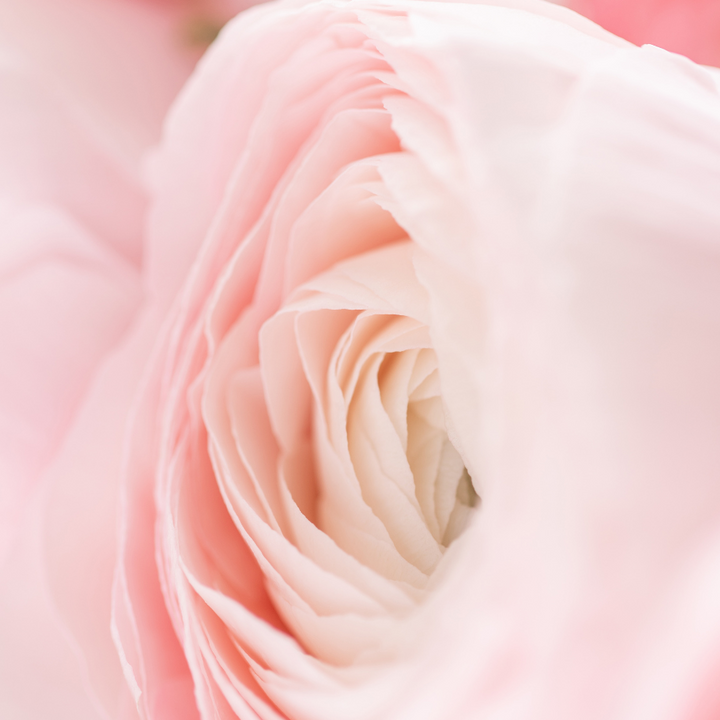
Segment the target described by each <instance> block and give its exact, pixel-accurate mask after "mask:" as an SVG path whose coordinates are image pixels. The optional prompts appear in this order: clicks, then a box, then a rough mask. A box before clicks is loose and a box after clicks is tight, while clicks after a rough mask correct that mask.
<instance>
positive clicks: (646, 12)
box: [563, 0, 720, 66]
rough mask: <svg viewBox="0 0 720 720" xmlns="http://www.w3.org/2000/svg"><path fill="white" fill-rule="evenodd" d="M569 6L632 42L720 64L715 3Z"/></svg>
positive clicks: (615, 1) (629, 1) (572, 0)
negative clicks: (649, 44) (648, 44)
mask: <svg viewBox="0 0 720 720" xmlns="http://www.w3.org/2000/svg"><path fill="white" fill-rule="evenodd" d="M563 4H564V5H567V6H568V7H571V8H573V10H577V11H578V12H580V13H582V14H583V15H586V16H587V17H589V18H590V19H591V20H594V21H595V22H597V23H599V24H600V25H602V26H603V27H604V28H607V29H608V30H610V31H612V32H614V33H617V34H618V35H620V36H621V37H624V38H626V39H628V40H630V41H631V42H634V43H637V44H638V45H642V44H644V43H651V44H652V45H658V46H659V47H662V48H665V49H666V50H672V51H673V52H677V53H681V54H683V55H687V56H688V57H689V58H691V59H692V60H694V61H695V62H698V63H704V64H706V65H715V66H717V65H720V3H717V2H716V0H567V1H566V2H564V3H563Z"/></svg>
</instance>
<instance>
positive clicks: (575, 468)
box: [383, 11, 720, 719]
mask: <svg viewBox="0 0 720 720" xmlns="http://www.w3.org/2000/svg"><path fill="white" fill-rule="evenodd" d="M502 12H503V11H497V13H496V12H495V11H493V12H491V11H488V12H487V14H485V22H484V23H483V24H482V25H480V26H479V27H478V26H473V25H472V22H471V18H468V19H467V20H466V25H465V28H467V29H464V28H460V27H458V26H453V25H451V24H450V23H447V24H446V25H445V27H444V28H442V29H441V28H440V27H439V25H438V23H436V22H433V23H430V22H427V21H426V20H425V19H424V18H422V17H420V15H422V13H418V17H416V18H413V20H414V22H413V23H412V27H413V30H414V35H413V38H414V39H413V41H412V46H413V52H412V53H411V55H414V56H415V58H416V62H417V63H418V65H419V63H420V62H421V61H422V60H424V61H425V62H426V63H429V64H430V65H431V66H432V67H433V68H434V69H435V70H436V72H437V75H436V77H435V78H434V83H433V84H432V85H431V84H429V83H427V75H424V74H422V73H419V72H418V73H415V72H414V67H416V66H413V65H412V64H411V63H409V62H408V63H407V64H406V65H405V68H406V70H405V71H404V72H402V71H400V75H401V77H402V78H404V79H405V80H406V81H407V83H408V87H409V88H410V90H409V92H410V94H411V95H414V96H415V97H416V98H427V99H428V100H427V101H426V102H427V103H428V104H429V105H431V107H430V110H432V111H433V113H432V115H430V116H427V115H424V114H423V111H422V109H421V108H419V109H418V110H417V112H414V113H411V112H402V113H401V112H399V111H398V113H397V116H396V117H397V127H398V132H399V134H400V137H401V139H402V140H403V141H404V142H405V143H406V145H407V146H409V147H411V148H412V149H413V150H414V155H415V156H414V158H413V159H412V160H407V161H406V162H407V164H402V163H400V162H397V161H393V162H392V163H388V164H387V166H386V168H385V171H384V173H383V174H384V176H385V178H386V181H387V183H388V186H389V189H390V190H391V192H393V193H394V194H395V199H396V203H397V204H396V205H394V206H392V207H394V209H395V212H396V215H397V217H398V219H400V221H401V223H402V224H403V225H404V226H405V227H406V229H407V230H408V232H409V234H410V235H411V237H413V238H415V239H416V240H417V241H418V243H419V244H420V245H421V246H422V247H423V248H424V249H425V251H426V253H427V256H426V261H423V262H420V263H419V264H418V272H419V275H420V278H421V281H422V282H423V284H425V286H426V288H427V290H428V292H429V294H430V298H431V301H430V302H431V313H432V315H433V317H434V320H433V322H431V325H430V327H431V332H432V333H433V338H434V344H435V348H436V351H437V353H438V358H439V362H440V373H441V378H443V366H445V373H446V374H445V377H444V387H445V388H447V389H448V393H447V399H448V404H449V408H450V415H451V421H452V424H453V425H454V426H455V428H456V432H457V434H458V436H459V437H460V446H461V447H462V448H463V450H464V451H465V453H466V454H467V455H468V457H469V458H471V461H472V470H473V472H472V474H473V477H474V478H476V479H477V481H478V483H479V493H480V495H481V497H482V498H483V510H482V514H481V516H480V519H479V521H478V522H477V523H476V524H475V525H474V526H473V527H472V528H471V530H470V531H468V534H467V539H466V540H465V541H464V542H463V543H462V544H461V545H460V546H459V547H458V557H457V558H456V564H455V565H454V566H452V567H453V570H452V571H451V572H450V573H449V574H448V576H447V578H446V584H445V583H443V584H442V585H441V586H439V588H438V591H437V595H436V596H435V597H434V598H433V601H432V603H431V605H432V606H434V607H433V608H432V609H430V606H429V608H428V613H429V614H430V615H433V614H434V613H436V615H435V620H434V621H433V623H431V625H432V626H433V627H434V629H433V630H430V631H429V632H427V634H426V635H425V639H426V641H427V648H428V650H427V655H426V656H425V657H424V659H421V660H419V662H418V665H417V668H418V676H417V678H416V681H415V682H416V688H418V687H419V688H426V687H427V688H428V690H427V692H425V691H424V690H421V691H420V692H415V693H413V694H412V695H411V693H410V692H408V694H407V695H405V696H404V699H403V703H399V704H398V706H397V708H395V712H394V714H392V717H396V718H403V719H404V718H416V717H418V716H420V714H421V713H426V715H423V716H426V717H434V716H435V715H434V713H435V714H438V715H439V713H440V708H441V707H444V710H443V711H442V712H443V714H447V715H449V716H452V717H455V718H468V719H469V718H474V717H478V716H479V715H481V714H486V715H487V716H489V717H495V716H497V717H528V718H530V717H532V718H573V717H578V716H580V715H582V716H583V717H588V718H594V717H597V718H607V717H616V716H622V717H640V716H643V717H644V716H645V715H644V714H643V713H645V712H647V716H648V717H649V716H657V715H656V714H655V713H654V711H657V712H658V713H660V716H661V717H663V718H668V719H669V718H675V719H677V718H690V717H695V715H694V714H693V713H694V712H702V713H704V714H703V715H702V717H706V716H707V717H711V716H712V714H713V713H717V712H718V705H717V695H714V694H713V693H712V692H710V691H709V690H708V688H709V687H711V683H710V681H709V680H707V679H706V678H707V677H712V676H713V674H714V673H715V672H716V668H717V661H716V659H715V658H717V653H718V647H719V642H720V638H719V637H718V632H717V624H716V621H715V620H714V618H713V617H712V616H710V615H708V614H707V613H706V611H704V610H703V609H702V608H703V606H702V603H701V601H700V597H702V593H703V592H704V593H709V595H707V596H708V597H709V596H712V597H714V594H713V593H715V592H716V590H714V589H713V588H716V586H717V582H718V574H717V566H714V568H713V567H712V561H711V560H708V558H711V557H714V552H716V550H714V549H713V548H714V547H716V545H715V543H716V541H715V540H713V538H714V536H715V533H716V529H717V527H718V523H719V522H720V489H719V486H718V483H717V477H718V472H719V471H720V455H719V454H718V445H717V443H716V442H715V441H714V438H716V437H717V434H718V431H719V430H720V411H719V408H720V397H719V395H720V384H719V383H718V376H717V373H716V372H715V368H716V367H717V365H718V362H720V341H719V338H720V313H718V308H719V307H720V297H718V288H720V246H719V245H718V237H719V233H718V231H719V229H720V214H719V213H718V205H717V201H716V198H717V196H718V193H719V192H720V172H719V171H718V168H720V145H719V144H718V142H717V137H718V130H719V128H720V97H719V96H718V92H717V90H716V87H715V85H714V83H713V80H712V78H711V76H710V74H709V73H707V72H705V71H704V70H702V69H699V68H697V67H694V66H692V65H691V64H690V63H689V62H687V61H685V60H684V59H682V58H678V57H674V56H671V55H669V54H667V53H665V52H663V51H659V50H657V49H655V48H644V49H625V50H623V49H614V48H612V47H611V46H605V47H601V46H596V47H594V48H593V46H592V44H591V43H584V44H581V43H580V42H579V41H578V43H577V44H573V43H570V42H565V41H561V40H560V38H559V37H558V36H554V33H555V31H557V32H560V33H563V34H564V33H566V32H567V29H562V28H559V27H556V28H554V29H553V27H551V26H547V25H546V26H545V30H544V32H539V31H538V32H537V33H535V34H532V35H530V34H529V33H528V34H526V35H523V34H522V33H521V32H519V25H520V23H511V22H510V21H509V19H508V22H506V23H504V24H501V23H500V15H501V14H502ZM482 15H483V14H482V13H478V17H482ZM493 15H495V17H493ZM527 22H528V23H530V22H535V21H531V20H530V19H527ZM538 30H539V28H538ZM485 33H487V35H484V34H485ZM480 37H486V38H487V41H485V42H478V39H479V38H480ZM567 37H568V40H569V36H567ZM521 38H522V39H521ZM529 38H532V39H529ZM518 41H519V45H518ZM519 47H521V48H522V52H518V49H519ZM560 48H562V51H563V52H565V51H567V53H568V54H567V55H565V58H564V61H562V62H558V55H557V52H558V50H559V49H560ZM583 48H584V50H583ZM396 67H397V65H396ZM435 88H441V89H442V91H443V94H439V93H438V94H435V95H432V94H431V93H432V91H433V89H435ZM508 88H512V89H513V90H515V89H517V90H520V91H522V98H523V102H522V103H519V102H518V103H514V102H513V99H512V94H511V92H510V91H509V90H508ZM535 91H537V94H536V93H535ZM424 118H426V119H424ZM427 118H429V119H427ZM423 133H425V135H423ZM427 136H430V137H434V138H436V141H437V138H440V139H442V142H443V143H446V146H447V147H450V148H452V149H453V151H452V156H453V157H455V158H457V163H456V164H455V165H454V166H452V165H449V164H447V163H444V164H439V163H438V160H439V155H438V154H436V153H434V152H433V151H432V145H431V144H430V142H427V141H426V142H419V140H420V139H421V138H423V137H427ZM418 193H425V194H426V195H425V196H427V197H430V198H431V201H430V202H420V201H419V197H418ZM470 198H472V201H471V200H470ZM478 199H480V200H478ZM458 208H459V209H460V212H461V213H464V214H458ZM458 217H459V218H460V220H457V218H458ZM451 222H452V224H451ZM441 228H444V230H445V232H442V233H440V232H438V230H439V229H441ZM448 228H451V232H449V233H448V232H447V230H448ZM448 238H450V240H448ZM460 308H472V310H470V311H468V312H462V311H461V312H459V309H460ZM700 558H704V560H701V559H700ZM447 567H451V566H450V565H448V566H447ZM686 583H687V585H685V584H686ZM683 586H685V587H686V589H687V592H686V593H685V592H683V591H682V590H678V588H679V587H683ZM700 587H703V588H704V590H703V591H700V590H698V589H696V588H700ZM449 618H452V620H450V619H449ZM691 618H695V622H701V624H702V627H703V628H704V630H703V631H699V630H693V631H692V634H691V635H689V636H687V637H683V638H682V639H681V638H680V636H679V635H671V634H668V635H667V636H665V639H664V641H663V640H662V639H659V637H662V636H663V634H664V633H665V632H666V628H675V627H680V626H682V627H685V628H688V627H693V624H692V621H691ZM700 618H702V620H700ZM670 632H675V631H674V630H673V631H670ZM701 636H702V639H700V638H701ZM649 638H653V641H651V640H650V639H649ZM438 652H439V655H438ZM680 655H682V658H683V659H682V663H680V662H679V660H678V657H679V656H680ZM680 665H682V668H684V669H681V667H680ZM450 667H452V668H453V670H452V671H450V670H446V669H447V668H450ZM638 668H642V669H643V670H642V672H643V673H644V675H643V678H644V679H643V683H644V684H641V685H640V687H642V690H640V691H638V690H637V687H638V686H637V685H634V683H635V682H636V678H637V673H638V672H639V671H638ZM649 668H652V670H650V669H649ZM687 668H693V670H692V671H690V672H689V671H687ZM700 668H703V670H702V672H701V671H699V669H700ZM458 669H459V670H460V671H459V672H458ZM433 676H434V679H433V683H434V686H433V687H431V682H430V680H429V678H430V677H433ZM669 677H672V678H673V682H672V683H669V685H666V684H665V683H667V682H668V678H669ZM715 678H716V676H715ZM715 682H717V678H716V679H715ZM654 697H662V698H664V699H665V700H666V702H665V703H662V702H660V703H658V704H657V705H655V704H653V705H651V706H649V705H645V703H648V702H650V700H651V699H652V698H654ZM451 698H452V700H451ZM639 698H642V700H640V699H639ZM405 701H407V703H406V702H405ZM448 702H451V704H450V705H447V703H448ZM433 703H434V705H433ZM649 707H652V710H648V708H649ZM431 708H434V710H433V709H431ZM641 710H642V712H641Z"/></svg>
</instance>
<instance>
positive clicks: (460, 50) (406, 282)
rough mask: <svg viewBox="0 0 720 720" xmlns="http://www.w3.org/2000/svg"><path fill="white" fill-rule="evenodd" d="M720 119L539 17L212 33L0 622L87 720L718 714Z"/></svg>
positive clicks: (709, 101)
mask: <svg viewBox="0 0 720 720" xmlns="http://www.w3.org/2000/svg"><path fill="white" fill-rule="evenodd" d="M718 130H720V96H719V94H718V81H717V76H716V75H715V74H714V73H713V72H712V71H710V70H707V69H703V68H700V67H697V66H695V65H693V64H692V63H691V62H690V61H688V60H687V59H685V58H682V57H678V56H673V55H671V54H669V53H667V52H665V51H662V50H658V49H657V48H652V47H646V48H643V49H639V48H636V47H634V46H632V45H630V44H629V43H627V42H625V41H623V40H620V39H618V38H616V37H614V36H612V35H609V34H608V33H606V32H605V31H603V30H601V29H600V28H599V27H597V26H595V25H593V24H592V23H590V22H589V21H587V20H585V19H584V18H582V17H580V16H578V15H575V14H574V13H572V12H570V11H568V10H566V9H564V8H561V7H557V6H555V5H550V4H545V3H540V2H535V1H534V0H496V1H491V2H484V3H478V4H465V3H432V2H420V1H418V0H394V1H393V2H389V1H388V2H382V1H380V2H377V1H371V0H351V1H350V2H334V1H332V0H320V1H319V2H314V3H299V2H283V3H279V4H273V5H267V6H262V7H258V8H255V9H253V10H251V11H248V12H247V13H245V14H243V15H241V16H239V17H238V18H237V19H236V20H235V21H233V22H231V23H230V24H229V25H228V26H227V27H226V29H225V30H224V31H223V33H222V34H221V36H220V38H219V40H218V42H217V43H216V44H215V46H214V47H213V48H212V49H211V50H210V52H209V53H208V55H207V56H206V57H205V58H204V59H203V60H202V62H201V63H200V65H199V67H198V69H197V71H196V73H195V75H194V76H193V77H192V79H191V80H190V82H189V83H188V85H187V86H186V87H185V89H184V91H183V92H182V93H181V95H180V97H179V98H178V100H177V102H176V104H175V105H174V107H173V109H172V111H171V113H170V115H169V117H168V120H167V123H166V126H165V134H164V137H163V140H162V143H161V145H160V147H159V149H158V150H157V152H156V153H154V154H153V156H152V158H151V161H150V162H149V165H148V175H149V179H148V183H149V187H150V190H149V193H150V200H151V209H150V213H149V217H148V222H147V225H146V226H145V231H144V233H145V234H144V246H143V250H144V262H143V266H142V267H143V275H142V279H143V290H144V293H143V296H142V298H143V299H142V310H141V312H140V313H139V314H137V315H136V316H135V321H134V323H133V324H132V326H131V327H130V328H129V329H128V330H126V331H125V332H124V333H121V334H122V335H123V338H124V339H123V342H122V343H121V344H120V345H119V346H118V347H116V350H115V351H114V353H112V354H111V355H110V356H109V357H108V359H107V360H106V362H105V363H104V365H103V366H102V368H101V369H100V371H99V372H98V374H97V375H96V376H95V378H94V382H93V384H92V387H91V388H90V390H89V392H87V393H86V395H85V396H84V400H83V403H82V406H81V407H80V409H79V411H78V412H77V413H76V414H75V416H74V423H73V425H72V428H71V429H70V431H69V432H68V433H67V435H66V436H65V438H64V441H63V444H62V447H61V448H60V450H59V452H58V454H57V455H56V457H55V460H54V462H53V465H52V467H51V468H50V469H49V470H48V472H47V475H46V478H47V480H46V483H47V485H46V491H45V494H44V496H43V497H42V498H41V500H42V501H43V502H44V505H41V503H40V501H38V503H37V504H36V505H34V506H33V508H34V512H33V513H32V514H31V516H30V520H29V521H28V523H27V524H26V528H25V529H26V532H25V536H24V538H25V540H24V544H23V545H22V546H21V550H22V552H20V550H19V551H18V552H17V553H15V554H13V556H12V558H11V559H12V561H13V564H12V567H14V568H15V574H14V575H13V576H12V578H13V580H14V581H16V582H17V585H13V586H12V587H11V589H10V590H9V591H8V592H7V593H6V595H7V596H8V597H9V598H10V600H11V602H10V603H9V605H8V604H6V606H7V607H9V608H10V610H12V611H13V612H15V613H16V614H18V613H19V608H20V607H21V605H22V600H23V599H26V598H31V599H36V598H37V597H38V595H40V596H42V592H43V590H44V589H45V587H46V588H47V591H49V593H50V594H51V598H52V605H51V607H52V609H53V610H54V611H55V612H56V614H57V617H58V620H59V621H60V622H62V624H63V627H64V629H65V630H66V631H67V632H68V634H69V636H70V637H71V638H72V642H73V643H74V645H75V646H76V647H77V648H78V649H79V650H80V651H81V652H82V657H83V658H84V660H85V665H84V670H85V674H84V679H85V682H86V685H87V689H88V692H89V693H90V695H91V696H92V697H93V698H94V699H95V700H96V701H97V702H98V703H99V706H100V707H101V708H103V709H104V712H105V714H106V715H109V716H111V717H122V718H125V717H127V718H130V717H133V716H135V715H136V710H135V707H137V713H139V715H140V717H142V718H148V720H164V719H165V718H168V719H169V718H173V719H177V718H180V719H182V718H193V719H194V718H198V717H201V718H203V720H210V719H212V720H215V718H223V719H224V718H233V717H239V718H241V719H242V720H245V719H246V718H260V719H262V720H270V719H272V720H278V719H280V718H288V719H290V720H295V719H303V720H326V719H327V720H337V718H348V719H356V720H386V719H387V720H390V719H392V720H406V719H407V720H410V719H412V720H417V719H423V718H425V719H427V720H431V719H432V720H438V719H439V718H453V719H454V720H472V719H475V718H478V717H487V718H497V719H499V718H507V717H512V718H547V719H548V720H550V719H551V718H552V719H553V720H557V719H559V718H578V717H582V718H586V717H589V718H628V719H630V718H633V720H636V719H640V720H645V718H647V719H648V720H649V719H650V718H653V719H656V718H660V719H661V720H704V719H707V720H709V718H712V717H715V716H716V715H717V713H718V711H720V699H719V698H718V694H717V690H716V688H717V681H718V675H719V674H720V615H719V614H718V613H717V607H718V602H720V574H719V573H718V570H717V568H718V567H719V565H718V563H719V562H720V483H718V481H717V478H718V472H719V471H720V444H718V443H717V442H716V439H717V437H718V431H720V380H719V379H718V373H717V367H718V366H719V365H720V302H718V301H719V300H720V297H718V296H719V295H720V258H719V257H718V250H719V247H718V237H720V205H719V204H718V203H717V198H718V197H719V196H720V142H718V140H717V138H718ZM98 182H106V181H104V180H103V179H102V178H101V179H100V180H99V181H98ZM43 217H44V216H42V215H40V214H36V213H31V217H30V220H32V221H33V222H35V223H36V224H37V223H38V222H39V220H38V218H40V219H42V218H43ZM28 223H29V225H30V228H31V229H32V228H33V227H35V225H32V223H30V221H28ZM22 227H24V226H22ZM28 236H31V234H28ZM41 249H42V248H41ZM98 262H99V261H98ZM103 267H104V266H103ZM112 277H113V278H114V277H115V276H112ZM120 279H122V276H120ZM110 286H111V285H110V284H108V287H110ZM121 294H122V293H121ZM122 297H127V295H126V294H122ZM129 314H130V315H132V311H129ZM15 321H16V322H22V321H23V316H22V314H21V313H20V312H18V313H17V314H16V316H15ZM34 322H37V321H34ZM65 324H67V328H68V331H69V330H70V329H71V328H72V323H70V322H69V321H67V320H63V321H62V324H61V325H60V326H59V328H60V330H62V329H63V327H64V326H65ZM119 332H121V331H119ZM111 340H112V341H115V339H114V338H113V339H111ZM68 342H70V341H68ZM107 342H108V343H109V344H111V341H110V340H108V341H107ZM63 347H65V346H63ZM98 352H100V351H98ZM103 352H104V349H103ZM32 372H33V369H32V368H29V369H28V375H27V377H28V378H32V377H33V376H32V374H31V373H32ZM9 416H10V417H11V418H12V415H11V414H9ZM118 490H119V497H118V495H117V492H118ZM116 521H117V523H118V525H117V528H116V526H115V524H114V523H115V522H116ZM116 531H117V532H116ZM38 538H41V539H38ZM33 543H34V544H33ZM41 543H42V544H43V545H42V548H43V552H41V551H40V549H39V546H40V544H41ZM28 558H29V559H31V560H32V559H34V561H36V562H38V561H39V558H43V559H44V562H45V563H46V575H44V576H42V575H40V574H39V571H38V574H37V575H32V574H30V575H29V577H30V578H31V579H33V578H34V582H35V584H34V585H33V584H32V582H30V581H26V580H23V575H22V569H23V564H22V563H23V562H24V561H28V560H27V559H28ZM113 572H114V582H113V590H112V608H111V607H110V603H111V600H110V593H109V592H108V578H109V574H110V573H113ZM43 581H44V582H45V585H43ZM8 587H10V586H8ZM42 597H45V596H42ZM45 602H48V600H47V599H45ZM33 609H34V606H32V605H31V606H29V610H28V613H32V612H33ZM110 616H111V617H110ZM7 622H11V620H8V621H7ZM7 627H8V626H6V625H4V626H3V627H2V631H3V639H6V638H8V641H7V642H4V643H3V645H2V647H3V662H6V663H7V664H8V665H10V664H11V663H12V658H13V654H14V653H18V654H20V655H21V656H22V654H23V653H25V654H26V656H27V654H28V653H29V652H33V653H35V657H37V664H38V667H39V668H40V670H41V671H44V672H46V673H47V675H48V676H50V677H57V676H53V675H52V674H51V673H50V672H49V671H48V670H47V669H46V667H45V666H44V665H43V664H42V663H43V661H44V658H52V657H54V656H52V655H51V653H50V651H51V650H54V646H53V647H51V648H49V650H48V653H47V654H45V655H43V653H42V650H41V649H40V645H39V644H33V643H30V644H29V647H30V648H31V651H28V650H26V649H25V648H24V647H23V645H22V642H23V639H24V638H23V632H24V633H25V634H28V633H30V631H31V630H33V631H34V632H36V633H37V634H38V635H40V634H41V633H42V632H43V627H42V626H40V627H39V628H37V629H33V628H32V627H31V626H30V624H29V623H26V624H25V625H22V626H21V627H22V628H23V632H17V631H16V632H15V633H14V634H13V633H10V632H9V631H7ZM110 627H111V628H112V630H110ZM25 667H27V665H26V666H25ZM120 669H122V674H123V675H124V678H125V680H126V682H127V685H126V686H125V685H122V684H120V682H119V677H120ZM27 682H28V683H31V682H32V679H31V680H29V681H27ZM125 687H127V688H129V694H128V693H127V692H126V691H125V690H124V688H125ZM130 696H132V700H134V704H133V702H132V701H131V697H130ZM61 699H62V698H61ZM10 707H11V708H12V709H13V710H16V709H17V708H18V707H20V705H19V704H17V703H16V705H15V706H12V705H11V706H10ZM65 707H66V706H63V708H65ZM20 712H22V708H21V709H20V710H19V711H17V712H15V713H14V714H15V715H18V714H19V713H20ZM63 712H65V714H66V715H67V717H77V716H79V715H77V714H76V715H71V714H69V712H68V711H66V710H65V709H63ZM85 712H86V714H89V710H87V708H85ZM36 716H37V715H36ZM55 716H59V717H62V715H61V714H60V713H59V712H57V713H55ZM21 717H22V716H21ZM26 717H32V715H31V714H30V713H27V714H26Z"/></svg>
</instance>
